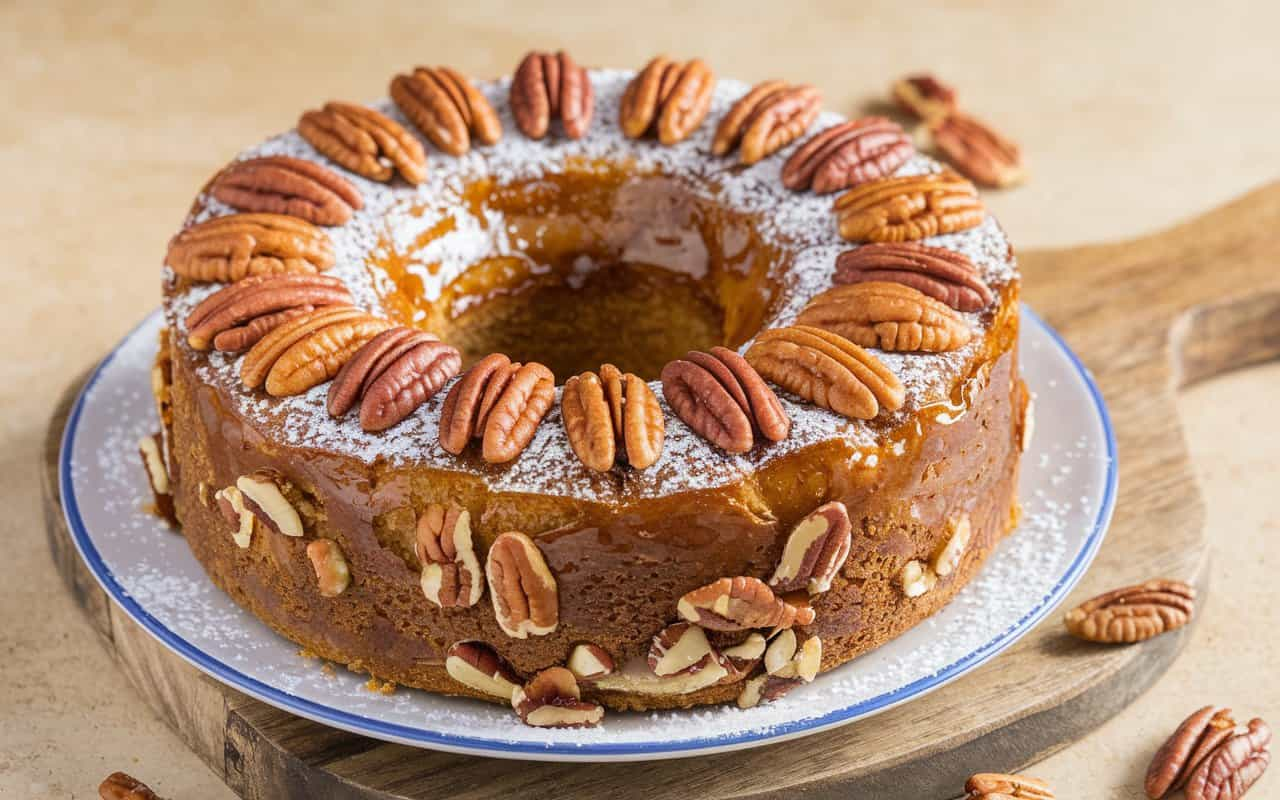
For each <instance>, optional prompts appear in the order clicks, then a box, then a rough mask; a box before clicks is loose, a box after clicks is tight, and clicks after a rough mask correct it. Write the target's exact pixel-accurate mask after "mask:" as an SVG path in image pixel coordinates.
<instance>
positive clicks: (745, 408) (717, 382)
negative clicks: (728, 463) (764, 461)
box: [661, 347, 791, 453]
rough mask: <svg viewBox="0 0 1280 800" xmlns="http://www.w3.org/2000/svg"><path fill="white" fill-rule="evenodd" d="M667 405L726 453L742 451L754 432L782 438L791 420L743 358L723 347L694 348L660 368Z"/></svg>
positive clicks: (774, 439)
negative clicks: (703, 350)
mask: <svg viewBox="0 0 1280 800" xmlns="http://www.w3.org/2000/svg"><path fill="white" fill-rule="evenodd" d="M661 378H662V394H663V396H664V397H665V398H666V399H667V404H668V405H670V406H671V410H672V411H674V412H675V413H676V416H678V417H679V418H680V419H681V420H683V421H684V423H685V424H686V425H688V426H689V427H690V428H691V429H692V430H693V431H694V432H695V433H697V434H698V435H699V436H701V437H702V438H704V439H706V440H707V441H709V442H711V443H712V444H714V445H715V446H716V447H719V448H720V449H722V450H724V451H726V452H729V453H745V452H747V451H748V450H750V449H751V448H752V446H754V444H755V434H756V433H757V432H758V433H759V434H760V435H761V436H763V437H764V438H765V439H768V440H769V441H771V442H780V441H782V440H783V439H785V438H787V435H788V434H789V433H790V432H791V419H790V417H788V416H787V412H786V411H785V410H784V409H783V408H782V402H781V401H780V400H778V396H777V395H776V394H774V393H773V390H772V389H770V388H769V386H768V385H767V384H766V383H765V382H764V380H763V379H762V378H761V377H760V373H758V372H757V371H756V369H755V367H753V366H752V365H751V364H749V363H748V362H747V360H746V359H745V358H743V357H742V356H740V355H738V354H737V353H736V352H734V351H733V350H730V349H728V348H727V347H713V348H711V350H709V351H707V352H701V351H697V350H692V351H690V352H689V353H687V354H685V357H684V358H683V359H677V360H675V361H672V362H671V363H669V364H667V365H666V366H665V367H663V368H662V375H661Z"/></svg>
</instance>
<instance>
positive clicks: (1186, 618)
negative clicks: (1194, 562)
mask: <svg viewBox="0 0 1280 800" xmlns="http://www.w3.org/2000/svg"><path fill="white" fill-rule="evenodd" d="M1195 599H1196V590H1195V589H1193V588H1191V587H1190V586H1188V585H1187V584H1185V583H1183V582H1182V581H1175V580H1166V579H1159V580H1152V581H1147V582H1146V583H1140V584H1138V585H1136V586H1126V587H1124V588H1123V589H1115V590H1113V591H1110V592H1106V593H1105V594H1100V595H1098V596H1097V597H1095V598H1093V599H1091V600H1086V601H1085V602H1083V603H1081V604H1080V605H1079V606H1076V607H1075V608H1073V609H1071V610H1070V611H1068V612H1067V615H1066V617H1065V619H1064V620H1063V621H1064V622H1065V623H1066V626H1067V631H1068V632H1069V633H1071V634H1072V635H1073V636H1076V637H1078V638H1080V639H1085V640H1087V641H1090V642H1105V643H1112V644H1114V643H1126V644H1128V643H1132V642H1141V641H1143V640H1144V639H1150V638H1151V637H1153V636H1158V635H1160V634H1162V633H1165V632H1167V631H1172V630H1177V629H1178V628H1181V627H1182V626H1183V625H1186V624H1187V623H1188V622H1190V621H1191V615H1192V614H1193V613H1195Z"/></svg>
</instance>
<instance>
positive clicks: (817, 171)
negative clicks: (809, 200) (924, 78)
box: [782, 117, 915, 194]
mask: <svg viewBox="0 0 1280 800" xmlns="http://www.w3.org/2000/svg"><path fill="white" fill-rule="evenodd" d="M914 152H915V148H914V147H912V146H911V140H910V139H909V138H907V134H906V133H905V132H904V131H903V130H902V127H901V126H900V125H898V123H896V122H893V121H892V120H889V119H886V118H884V117H864V118H863V119H854V120H849V121H848V122H842V123H840V124H838V125H833V126H832V127H830V128H827V129H826V130H824V131H822V132H820V133H818V134H815V135H814V136H813V138H811V139H810V140H809V141H807V142H805V143H804V144H803V145H801V147H800V148H799V149H798V150H796V151H795V152H794V153H792V154H791V157H790V158H788V159H787V163H786V164H784V165H783V166H782V185H783V186H786V187H787V188H788V189H792V190H795V191H803V190H805V189H812V190H813V191H815V192H817V193H818V194H828V193H830V192H838V191H840V190H842V189H848V188H849V187H851V186H857V185H859V184H862V183H866V182H867V181H873V180H878V179H880V178H886V177H888V176H890V175H892V174H893V173H894V171H895V170H897V169H898V167H900V166H902V165H903V164H904V163H906V161H907V159H908V158H910V157H911V155H912V154H913V153H914Z"/></svg>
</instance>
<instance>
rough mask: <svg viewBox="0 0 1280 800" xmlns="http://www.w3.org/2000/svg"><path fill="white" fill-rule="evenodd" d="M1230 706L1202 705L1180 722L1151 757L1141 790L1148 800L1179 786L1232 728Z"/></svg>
mask: <svg viewBox="0 0 1280 800" xmlns="http://www.w3.org/2000/svg"><path fill="white" fill-rule="evenodd" d="M1235 725H1236V723H1235V720H1233V719H1232V718H1231V709H1229V708H1216V707H1214V706H1205V707H1204V708H1201V709H1200V710H1198V711H1196V712H1195V713H1193V714H1192V715H1191V716H1189V717H1187V718H1186V719H1184V720H1183V721H1182V723H1181V724H1179V725H1178V727H1177V728H1176V729H1175V730H1174V732H1173V733H1172V734H1170V735H1169V738H1168V739H1166V740H1165V742H1164V744H1162V745H1160V749H1159V750H1157V751H1156V754H1155V755H1154V756H1152V758H1151V764H1150V765H1149V766H1148V767H1147V776H1146V779H1145V780H1144V781H1143V789H1144V790H1145V791H1146V793H1147V797H1149V798H1151V800H1159V798H1161V797H1164V796H1165V795H1166V794H1167V793H1168V792H1169V791H1171V790H1174V789H1180V788H1182V786H1183V785H1184V784H1186V782H1187V780H1188V779H1189V778H1190V777H1191V773H1193V772H1195V770H1196V767H1198V766H1200V763H1201V762H1202V761H1204V759H1205V756H1207V755H1209V753H1210V752H1212V751H1213V750H1214V749H1215V748H1216V747H1217V746H1218V745H1219V744H1221V743H1222V741H1223V740H1224V739H1226V738H1227V737H1228V736H1230V735H1231V734H1232V732H1233V729H1234V728H1235Z"/></svg>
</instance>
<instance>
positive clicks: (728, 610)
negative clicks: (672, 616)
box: [676, 576, 813, 631]
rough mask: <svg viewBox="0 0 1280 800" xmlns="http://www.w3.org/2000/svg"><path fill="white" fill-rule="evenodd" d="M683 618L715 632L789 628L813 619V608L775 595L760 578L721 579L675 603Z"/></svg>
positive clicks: (806, 623)
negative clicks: (789, 601)
mask: <svg viewBox="0 0 1280 800" xmlns="http://www.w3.org/2000/svg"><path fill="white" fill-rule="evenodd" d="M676 609H677V611H679V613H680V616H681V618H683V619H686V620H688V621H689V622H694V623H697V624H698V625H701V626H702V627H704V628H709V629H711V630H716V631H741V630H748V629H751V628H790V627H791V626H792V625H808V624H809V623H811V622H813V609H812V608H809V607H808V606H795V605H792V604H791V603H788V602H787V601H785V600H783V599H782V598H781V597H778V596H776V595H775V594H774V593H773V590H772V589H770V588H769V586H768V584H766V583H765V582H764V581H762V580H759V579H757V578H751V577H746V576H739V577H736V578H721V579H720V580H718V581H716V582H714V583H709V584H707V585H706V586H703V587H702V588H700V589H694V590H693V591H692V592H689V593H688V594H686V595H685V596H684V597H681V598H680V602H679V603H678V604H677V605H676Z"/></svg>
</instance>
